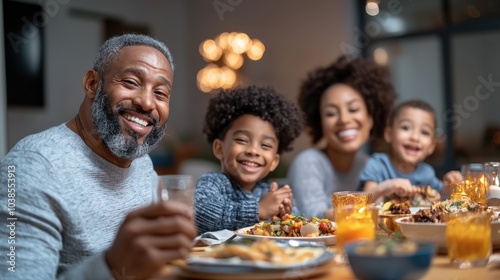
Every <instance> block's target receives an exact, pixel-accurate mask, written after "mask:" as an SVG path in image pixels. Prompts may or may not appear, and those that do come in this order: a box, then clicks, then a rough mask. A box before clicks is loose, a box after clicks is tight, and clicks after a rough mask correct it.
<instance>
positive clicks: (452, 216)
mask: <svg viewBox="0 0 500 280" xmlns="http://www.w3.org/2000/svg"><path fill="white" fill-rule="evenodd" d="M462 172H463V175H464V182H461V183H460V185H459V186H457V187H452V188H451V194H450V198H449V199H447V198H441V199H439V200H437V201H433V202H432V203H430V206H421V205H419V206H415V205H408V206H409V207H408V209H405V207H406V206H400V205H396V206H394V205H389V204H378V205H375V204H372V203H371V201H370V193H364V192H354V191H353V192H336V193H333V194H332V203H333V205H334V209H335V216H336V221H335V222H333V221H327V220H325V219H319V218H316V217H303V216H299V217H297V216H295V215H291V214H287V215H289V216H284V217H275V218H273V219H272V220H270V221H261V222H259V223H257V224H254V225H248V227H244V228H240V229H237V230H228V229H224V230H220V231H215V232H205V233H203V234H201V235H200V236H198V237H197V238H196V239H195V240H194V241H193V250H192V253H191V256H190V257H189V258H188V259H186V260H176V261H174V262H172V263H171V264H168V265H166V266H165V268H164V270H162V272H161V273H160V274H159V275H157V276H156V277H154V278H153V279H240V280H245V279H261V280H265V279H269V280H272V279H475V278H478V279H500V209H499V208H498V206H495V205H492V206H489V205H488V204H487V203H486V202H490V201H496V199H499V200H500V196H498V197H496V196H497V194H500V192H498V193H497V192H496V190H497V189H496V188H498V189H500V185H499V181H500V180H499V178H500V164H497V163H487V164H482V169H481V168H479V167H478V166H477V165H476V166H467V167H464V168H463V169H462ZM490 190H492V191H490ZM449 201H451V202H449ZM457 201H461V203H463V204H464V205H466V206H462V205H461V204H460V205H459V203H458V202H457ZM464 201H465V202H464ZM444 205H446V206H444ZM482 205H486V206H485V207H486V208H484V209H483V210H484V211H483V210H481V211H477V212H475V210H477V209H480V208H481V207H478V206H482ZM398 207H399V208H398ZM401 207H402V208H401ZM447 207H448V208H447ZM460 207H462V208H460ZM467 207H469V208H470V209H467V211H466V210H464V209H466V208H467ZM434 208H439V209H441V211H444V212H445V214H446V215H445V214H443V215H445V216H446V218H445V220H441V221H434V222H429V221H427V222H422V221H421V220H418V219H419V218H416V217H420V219H422V214H421V213H427V212H429V211H430V210H431V209H434ZM394 209H396V210H394ZM443 209H444V210H443ZM450 209H453V211H452V210H450ZM457 209H459V210H457ZM471 209H473V210H471ZM481 209H482V208H481ZM391 211H393V212H394V214H392V213H391ZM401 211H403V212H404V213H403V212H401ZM425 211H427V212H425ZM424 218H425V217H424ZM415 219H417V221H415ZM388 221H391V222H388ZM322 223H323V224H322ZM299 224H300V226H299ZM324 224H327V225H328V228H326V227H325V225H324ZM284 225H285V226H286V227H283V226H284ZM302 227H303V228H304V229H306V228H308V227H310V228H312V230H311V229H310V230H302V233H303V235H302V234H301V230H300V228H302ZM320 227H321V228H322V229H323V231H322V230H320ZM387 242H389V243H391V242H392V243H394V244H392V245H387V244H386V243H387ZM403 242H405V243H411V245H412V246H413V249H412V250H411V251H407V252H402V253H401V252H399V253H396V251H397V250H396V249H395V248H397V247H398V246H400V244H402V243H403ZM377 244H378V245H380V244H385V248H384V249H381V248H380V246H379V247H378V248H377V249H376V250H375V249H374V250H372V251H370V252H369V251H367V250H366V249H364V250H361V249H360V248H362V247H363V246H364V247H366V246H372V247H373V246H375V245H377ZM382 247H383V246H382ZM299 252H300V253H302V252H307V254H306V255H307V257H304V259H294V260H293V261H292V256H297V255H300V253H299ZM263 256H264V257H263ZM304 256H305V255H304ZM399 263H400V264H399ZM368 264H371V265H368Z"/></svg>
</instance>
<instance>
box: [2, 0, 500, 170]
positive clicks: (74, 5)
mask: <svg viewBox="0 0 500 280" xmlns="http://www.w3.org/2000/svg"><path fill="white" fill-rule="evenodd" d="M1 8H2V12H1V13H0V16H1V17H2V19H1V20H0V25H1V27H2V29H3V30H4V36H3V38H2V40H3V42H1V43H0V52H1V53H5V55H4V56H0V67H1V68H0V69H2V70H1V71H0V72H1V73H3V74H2V75H0V93H1V94H0V157H3V156H4V155H5V154H6V153H7V151H8V150H9V149H10V148H12V147H13V145H15V143H16V142H17V141H19V140H20V139H22V138H23V137H25V136H27V135H29V134H32V133H36V132H39V131H42V130H44V129H46V128H49V127H51V126H55V125H58V124H60V123H62V122H66V121H68V120H70V119H71V118H72V117H74V115H75V114H76V113H77V111H78V108H79V106H80V103H81V101H82V100H83V89H82V78H83V75H84V74H85V72H86V71H87V70H88V69H90V68H91V67H92V63H93V59H94V55H95V54H96V52H97V51H98V48H99V47H100V45H101V44H102V43H103V42H104V40H105V39H106V38H109V37H110V36H112V35H116V34H121V33H124V32H138V33H145V34H149V35H151V36H153V37H156V38H158V39H160V40H161V41H164V42H165V43H166V44H167V46H168V47H169V48H170V50H171V52H172V54H173V56H174V62H175V64H176V71H175V74H174V77H175V78H174V88H173V96H172V103H171V108H170V119H169V122H168V123H169V126H168V129H167V130H168V131H167V137H166V138H165V139H164V141H163V142H162V143H161V144H160V145H159V147H158V148H156V149H155V150H154V151H153V153H152V154H151V156H152V159H153V161H154V163H155V167H156V169H157V170H158V172H159V173H163V174H166V173H179V172H185V171H186V170H187V169H189V168H192V169H191V172H196V171H193V170H198V171H200V172H202V171H205V170H210V169H213V168H217V166H218V165H217V163H216V161H215V160H214V158H213V156H212V151H211V146H210V145H209V144H208V143H207V141H206V139H205V137H204V135H203V134H202V132H201V130H202V123H203V116H204V113H205V109H206V105H207V101H208V99H209V98H210V96H211V94H213V93H214V89H215V90H216V89H217V88H220V87H222V88H230V87H234V86H238V85H246V84H257V85H264V86H274V87H275V88H276V89H277V90H278V91H280V92H282V93H283V94H285V95H286V96H288V97H289V98H290V99H291V100H293V101H295V100H296V98H297V94H298V89H299V86H300V83H301V82H302V81H303V79H305V78H306V76H307V73H308V72H310V71H311V70H313V69H315V68H317V67H323V66H326V65H328V64H330V63H331V62H333V60H335V59H336V58H337V57H338V56H339V55H341V54H354V55H359V56H364V57H371V58H374V59H375V60H376V61H377V62H378V63H380V64H382V65H387V66H388V67H389V68H390V69H391V75H392V81H393V83H394V85H395V87H396V89H397V92H398V94H399V98H398V102H399V101H403V100H406V99H410V98H421V99H424V100H426V101H428V102H430V103H431V104H432V105H433V106H434V107H435V109H436V110H437V112H438V124H439V128H438V134H439V137H440V140H439V145H438V148H437V149H436V151H435V153H434V155H433V156H432V157H430V158H429V159H428V161H429V163H431V164H432V165H433V166H434V167H435V168H436V170H437V171H438V173H439V174H442V173H443V172H445V171H448V170H451V169H457V168H459V167H460V165H461V164H462V163H465V162H485V161H500V110H498V109H497V108H496V106H500V66H499V65H500V53H499V52H498V50H499V49H500V1H497V0H433V1H430V0H420V1H417V0H356V1H354V0H309V1H305V0H274V1H266V0H191V1H184V0H142V1H134V0H106V1H102V0H85V1H84V0H36V1H35V0H33V1H31V0H30V1H28V0H25V1H14V0H3V1H2V6H1ZM309 146H310V139H309V137H308V136H307V135H306V134H305V133H304V134H303V135H302V136H301V137H300V138H299V139H298V140H297V141H296V142H295V149H294V151H292V152H289V153H286V154H284V155H283V156H282V162H281V164H280V167H279V168H278V170H276V171H275V173H274V174H272V176H273V177H283V176H284V175H285V173H286V170H287V167H288V164H289V163H290V161H291V159H293V157H294V156H295V155H296V154H297V153H298V152H300V151H301V150H303V149H305V148H307V147H309ZM383 149H384V145H383V144H380V143H379V144H374V145H371V146H369V147H367V150H368V151H369V152H373V151H377V150H383Z"/></svg>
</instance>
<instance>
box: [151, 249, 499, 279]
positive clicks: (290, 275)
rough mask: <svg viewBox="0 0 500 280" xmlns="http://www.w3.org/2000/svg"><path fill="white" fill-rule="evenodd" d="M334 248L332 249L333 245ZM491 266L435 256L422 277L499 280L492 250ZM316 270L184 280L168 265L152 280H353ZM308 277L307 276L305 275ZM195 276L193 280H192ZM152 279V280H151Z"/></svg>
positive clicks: (329, 267) (328, 268) (345, 271)
mask: <svg viewBox="0 0 500 280" xmlns="http://www.w3.org/2000/svg"><path fill="white" fill-rule="evenodd" d="M332 248H334V246H332ZM202 250H203V248H200V247H195V248H193V255H199V254H200V252H202ZM490 260H491V261H490V264H492V265H489V266H488V267H481V268H471V269H458V268H456V267H453V266H452V265H450V260H449V258H448V257H447V256H446V255H441V254H439V255H436V256H434V258H433V261H432V264H431V267H430V268H429V270H428V271H427V273H426V274H425V276H424V277H423V278H422V279H424V280H427V279H428V280H430V279H439V280H443V279H450V280H452V279H453V280H460V279H464V280H470V279H473V280H483V279H491V280H493V279H500V251H495V252H494V254H493V255H492V256H491V258H490ZM315 269H316V271H314V273H311V271H309V272H308V273H310V274H313V276H307V277H305V275H303V274H301V272H300V270H297V271H292V272H287V273H278V274H277V273H273V274H271V273H269V274H267V273H264V274H263V273H258V274H245V275H239V276H238V277H237V278H236V279H235V276H234V275H225V274H219V275H215V274H214V275H207V274H203V275H198V274H189V273H187V274H184V275H185V277H184V278H183V277H181V275H180V274H183V273H182V271H181V269H180V268H178V267H175V266H173V265H167V266H166V267H165V269H164V270H163V271H162V272H161V273H160V274H159V275H158V276H157V277H154V278H153V279H154V280H177V279H218V280H226V279H228V280H229V279H231V280H246V279H252V280H263V279H315V280H327V279H328V280H330V279H339V280H347V279H356V277H355V276H354V274H353V273H352V271H351V269H350V267H349V265H339V264H336V263H335V262H334V261H333V260H331V261H330V262H328V263H326V264H324V265H321V266H319V267H316V268H315ZM308 275H309V274H308ZM194 277H196V278H194ZM153 279H152V280H153Z"/></svg>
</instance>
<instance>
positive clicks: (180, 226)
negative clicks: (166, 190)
mask: <svg viewBox="0 0 500 280" xmlns="http://www.w3.org/2000/svg"><path fill="white" fill-rule="evenodd" d="M196 235H197V232H196V227H195V225H194V221H193V214H192V211H191V209H189V207H187V206H185V205H183V204H180V203H178V202H175V201H164V202H162V203H159V204H154V205H150V206H148V207H145V208H141V209H137V210H135V211H133V212H131V213H129V214H128V215H127V217H126V218H125V220H124V221H123V224H122V225H121V226H120V229H119V231H118V233H117V236H116V238H115V241H114V243H113V245H112V246H111V248H109V249H108V251H107V252H106V254H105V259H106V262H107V264H108V266H109V268H110V270H111V272H112V273H113V274H114V275H115V274H117V275H122V276H124V274H125V275H126V276H130V277H135V278H134V279H136V280H138V279H145V278H148V277H151V276H153V275H155V274H156V273H158V271H159V270H160V269H161V268H162V267H163V266H164V265H165V264H166V263H168V262H170V261H172V260H175V259H179V258H186V257H188V255H189V254H190V252H191V247H192V240H193V239H194V238H195V237H196Z"/></svg>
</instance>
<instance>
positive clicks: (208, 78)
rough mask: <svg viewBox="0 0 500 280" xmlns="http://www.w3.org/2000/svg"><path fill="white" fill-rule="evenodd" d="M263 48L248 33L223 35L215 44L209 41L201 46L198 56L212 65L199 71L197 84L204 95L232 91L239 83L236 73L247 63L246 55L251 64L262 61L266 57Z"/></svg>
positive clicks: (215, 40)
mask: <svg viewBox="0 0 500 280" xmlns="http://www.w3.org/2000/svg"><path fill="white" fill-rule="evenodd" d="M264 51H265V47H264V44H263V43H262V42H261V41H259V40H257V39H253V40H252V39H250V37H249V36H248V35H247V34H245V33H238V32H230V33H228V32H223V33H221V34H219V35H218V36H217V37H215V39H214V40H212V39H207V40H205V41H203V42H202V43H201V44H200V47H199V52H200V54H201V55H202V57H203V59H204V60H205V61H207V62H213V63H210V64H209V65H207V66H206V67H204V68H203V69H201V70H200V71H198V73H197V75H196V84H197V85H198V88H199V89H200V90H201V91H203V92H211V91H213V90H215V89H218V88H225V89H228V88H232V87H234V85H235V84H236V83H237V80H238V74H237V72H236V71H235V70H237V69H239V68H241V67H242V66H243V63H244V56H243V54H244V53H246V56H247V57H248V58H249V59H251V60H259V59H261V58H262V56H263V55H264Z"/></svg>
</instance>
